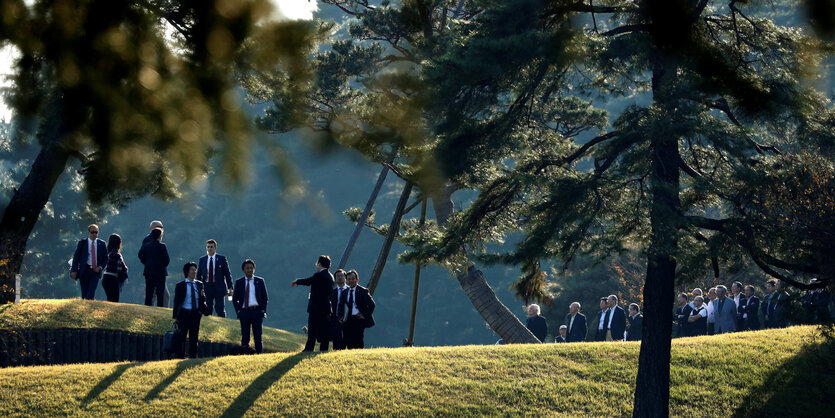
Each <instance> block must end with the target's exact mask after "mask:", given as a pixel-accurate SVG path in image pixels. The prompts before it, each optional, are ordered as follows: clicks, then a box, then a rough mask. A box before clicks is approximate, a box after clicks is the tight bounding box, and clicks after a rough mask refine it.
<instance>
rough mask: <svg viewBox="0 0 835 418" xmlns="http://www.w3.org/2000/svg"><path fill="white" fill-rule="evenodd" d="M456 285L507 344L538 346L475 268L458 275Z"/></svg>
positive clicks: (533, 337) (531, 334) (526, 329)
mask: <svg viewBox="0 0 835 418" xmlns="http://www.w3.org/2000/svg"><path fill="white" fill-rule="evenodd" d="M458 283H459V284H460V285H461V289H464V293H466V294H467V297H468V298H470V302H472V303H473V307H475V310H476V311H477V312H478V314H479V315H481V317H482V318H484V321H485V322H487V324H488V325H490V329H492V330H493V331H494V332H495V333H496V334H499V337H501V338H502V339H503V340H504V341H505V342H506V343H508V344H539V343H540V341H539V339H537V338H536V337H535V336H534V335H533V333H531V331H530V330H529V329H528V327H526V326H525V324H523V323H522V322H520V321H519V318H517V317H516V315H514V314H513V312H511V311H510V309H507V306H505V305H504V304H503V303H502V301H500V300H499V298H497V297H496V292H494V291H493V288H491V287H490V285H489V284H487V280H485V279H484V273H482V272H481V270H478V269H476V268H475V267H470V268H469V269H468V270H467V273H466V274H459V275H458Z"/></svg>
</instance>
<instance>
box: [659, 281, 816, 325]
mask: <svg viewBox="0 0 835 418" xmlns="http://www.w3.org/2000/svg"><path fill="white" fill-rule="evenodd" d="M810 283H811V284H815V283H818V279H812V281H811V282H810ZM765 289H766V295H765V296H764V297H763V298H762V300H760V298H759V297H758V296H757V295H756V293H757V289H756V288H755V287H754V286H753V285H750V284H749V285H743V284H742V283H741V282H738V281H737V282H734V283H733V284H731V292H730V294H728V288H727V287H725V286H724V285H719V286H716V287H713V288H711V289H710V290H708V292H707V300H705V297H704V295H703V291H702V289H700V288H695V289H693V291H692V292H691V293H690V295H688V294H687V293H681V294H679V295H678V298H677V302H678V308H677V309H676V311H675V314H674V315H673V320H674V326H675V329H676V336H678V337H690V336H697V335H713V334H723V333H728V332H736V331H751V330H758V329H761V328H784V327H786V326H788V325H790V324H791V322H792V318H793V317H795V318H797V319H801V320H804V321H805V322H809V323H825V322H828V321H829V320H830V316H829V302H830V299H829V292H828V291H826V289H815V290H812V291H810V292H808V293H807V294H806V296H805V297H804V299H803V308H804V309H803V311H802V312H793V311H794V310H795V307H794V306H793V305H794V302H793V301H794V298H792V297H791V296H790V295H789V293H788V292H787V291H786V289H785V285H784V284H783V282H781V281H780V280H777V279H770V280H768V281H766V282H765ZM803 316H805V318H803Z"/></svg>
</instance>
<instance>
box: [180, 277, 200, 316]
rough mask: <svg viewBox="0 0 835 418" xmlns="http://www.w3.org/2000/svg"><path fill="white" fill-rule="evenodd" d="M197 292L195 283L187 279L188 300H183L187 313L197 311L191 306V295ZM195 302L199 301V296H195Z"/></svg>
mask: <svg viewBox="0 0 835 418" xmlns="http://www.w3.org/2000/svg"><path fill="white" fill-rule="evenodd" d="M195 290H196V289H195V285H194V282H193V281H191V280H189V279H186V298H185V300H183V306H182V308H183V309H185V310H187V311H190V310H192V309H195V307H193V306H191V294H192V293H193V292H194V291H195ZM194 300H197V295H194Z"/></svg>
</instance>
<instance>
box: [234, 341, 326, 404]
mask: <svg viewBox="0 0 835 418" xmlns="http://www.w3.org/2000/svg"><path fill="white" fill-rule="evenodd" d="M314 355H317V354H309V353H298V354H294V355H292V356H288V357H287V358H285V359H284V360H281V361H280V362H278V364H276V365H275V366H273V367H272V368H270V369H269V370H267V371H265V372H264V373H262V374H261V376H258V377H257V378H256V379H255V380H253V381H252V383H250V384H249V386H248V387H247V388H246V389H244V390H243V392H241V394H240V395H238V397H237V398H235V400H234V401H233V402H232V403H231V404H230V405H229V407H228V408H226V411H224V412H223V415H221V417H222V418H238V417H242V416H243V415H244V414H245V413H246V411H248V410H249V408H251V407H252V404H254V403H255V400H256V399H258V397H259V396H261V394H262V393H264V392H265V391H266V390H267V389H269V387H270V386H272V384H273V383H275V382H277V381H278V380H279V379H281V377H282V376H284V374H286V373H287V372H289V371H290V370H292V369H293V367H295V366H296V364H299V362H300V361H302V360H303V359H305V358H308V357H311V356H314Z"/></svg>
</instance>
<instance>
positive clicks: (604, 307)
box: [594, 296, 609, 341]
mask: <svg viewBox="0 0 835 418" xmlns="http://www.w3.org/2000/svg"><path fill="white" fill-rule="evenodd" d="M607 312H609V298H607V297H605V296H604V297H602V298H600V312H598V313H597V316H596V317H595V319H596V321H595V324H596V325H597V332H596V333H595V334H594V340H595V341H606V322H604V321H603V320H604V319H606V313H607Z"/></svg>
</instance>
